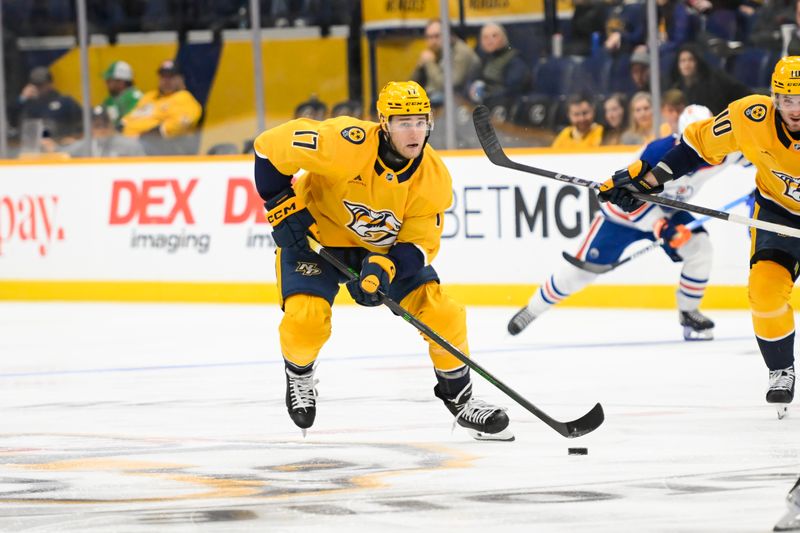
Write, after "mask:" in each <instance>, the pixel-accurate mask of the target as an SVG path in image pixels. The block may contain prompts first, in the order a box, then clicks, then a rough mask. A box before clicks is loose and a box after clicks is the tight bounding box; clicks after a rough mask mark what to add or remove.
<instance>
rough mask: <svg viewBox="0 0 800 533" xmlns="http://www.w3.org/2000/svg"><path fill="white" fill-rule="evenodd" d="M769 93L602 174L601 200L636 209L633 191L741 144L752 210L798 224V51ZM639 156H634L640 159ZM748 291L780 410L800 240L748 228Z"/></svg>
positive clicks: (789, 366) (785, 394) (789, 388)
mask: <svg viewBox="0 0 800 533" xmlns="http://www.w3.org/2000/svg"><path fill="white" fill-rule="evenodd" d="M771 89H772V91H771V92H772V95H771V97H768V96H761V95H751V96H747V97H745V98H742V99H740V100H736V101H735V102H732V103H731V104H730V105H729V106H728V107H727V109H725V110H724V111H723V112H721V113H720V114H719V115H717V116H716V117H714V118H711V119H707V120H705V121H701V122H697V123H695V124H692V125H691V126H689V127H688V128H687V129H686V131H685V132H684V134H683V137H682V139H681V142H680V144H678V145H677V146H676V147H675V148H673V149H672V150H671V151H669V152H668V153H667V154H666V155H665V156H664V157H663V158H662V159H661V161H660V162H659V163H658V164H657V165H656V166H655V167H654V168H650V167H649V166H648V165H646V164H645V165H638V164H637V165H635V166H634V165H632V166H631V167H630V168H629V172H628V173H627V174H628V176H627V177H629V178H630V179H629V180H628V179H625V176H621V177H620V178H615V179H612V180H609V181H607V182H606V183H604V184H603V187H601V191H603V192H601V193H600V199H601V200H602V201H611V202H613V203H615V204H617V205H619V206H620V207H622V208H623V209H626V210H627V209H635V208H636V207H637V204H640V203H641V202H639V201H638V200H636V199H635V198H633V196H632V195H631V194H630V191H639V192H644V193H648V194H650V193H656V192H659V191H660V190H661V189H662V188H663V186H662V185H661V184H663V183H665V182H667V181H669V180H672V179H675V178H678V177H680V176H682V175H683V174H685V173H686V172H689V171H691V170H693V169H694V168H696V167H697V166H699V165H701V164H703V162H704V161H705V162H708V163H711V164H719V163H720V162H721V161H722V159H723V158H724V157H725V155H726V154H729V153H731V152H734V151H737V150H739V151H741V152H742V153H743V154H744V156H745V157H746V158H747V159H748V160H749V161H750V162H751V163H753V165H754V166H755V167H756V169H757V171H756V204H755V211H754V215H753V216H754V217H755V218H757V219H759V220H766V221H770V222H775V223H778V224H784V225H786V226H791V227H796V228H800V57H798V56H790V57H785V58H783V59H781V60H780V61H778V63H777V64H776V65H775V70H774V72H773V73H772V84H771ZM637 163H638V162H637ZM750 232H751V233H750V234H751V237H752V245H751V250H750V278H749V280H748V290H749V298H750V309H751V314H752V318H753V329H754V330H755V335H756V340H757V341H758V346H759V348H760V350H761V355H762V356H763V357H764V362H765V363H766V364H767V367H768V368H769V388H768V390H767V396H766V398H767V402H769V403H774V404H777V407H778V416H779V417H781V418H782V417H783V414H785V412H786V406H787V405H788V404H789V403H790V402H791V401H792V399H793V398H794V381H795V371H794V336H795V328H794V313H793V311H792V307H791V305H790V304H789V300H790V298H791V294H792V289H793V287H794V282H795V281H796V280H797V276H798V273H800V240H797V239H795V238H792V237H788V236H785V235H779V234H776V233H772V232H768V231H763V230H760V229H755V228H751V230H750Z"/></svg>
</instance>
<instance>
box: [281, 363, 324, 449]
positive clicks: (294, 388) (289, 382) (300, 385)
mask: <svg viewBox="0 0 800 533" xmlns="http://www.w3.org/2000/svg"><path fill="white" fill-rule="evenodd" d="M316 385H317V380H315V379H314V367H311V368H310V369H308V370H307V371H306V372H303V373H298V372H297V367H294V366H291V367H290V366H289V365H286V408H287V410H288V411H289V417H290V418H291V419H292V422H294V423H295V425H296V426H297V427H299V428H300V430H301V431H302V432H303V437H305V436H306V430H308V428H310V427H311V426H312V425H313V424H314V418H315V417H316V416H317V390H316V388H315V387H316Z"/></svg>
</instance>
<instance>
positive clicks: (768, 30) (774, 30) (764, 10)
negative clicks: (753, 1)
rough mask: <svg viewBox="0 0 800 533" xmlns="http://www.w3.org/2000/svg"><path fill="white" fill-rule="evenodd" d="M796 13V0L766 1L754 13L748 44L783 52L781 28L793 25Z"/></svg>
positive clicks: (799, 42)
mask: <svg viewBox="0 0 800 533" xmlns="http://www.w3.org/2000/svg"><path fill="white" fill-rule="evenodd" d="M796 11H797V0H766V1H765V2H764V4H763V5H762V6H761V7H760V8H758V10H757V11H756V14H755V20H754V21H753V29H752V30H751V31H750V44H752V45H753V46H756V47H758V48H764V49H767V50H771V51H773V52H779V51H781V50H783V36H782V35H781V26H784V25H786V24H795V20H796V19H795V17H796ZM798 44H800V41H798ZM798 49H799V50H800V47H798ZM789 55H796V54H791V53H790V54H789ZM770 67H771V65H770Z"/></svg>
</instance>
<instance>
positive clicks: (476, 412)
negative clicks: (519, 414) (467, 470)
mask: <svg viewBox="0 0 800 533" xmlns="http://www.w3.org/2000/svg"><path fill="white" fill-rule="evenodd" d="M433 393H434V394H435V395H436V397H437V398H439V399H441V400H442V401H443V402H444V405H445V407H447V409H448V410H449V411H450V412H451V413H452V414H453V416H455V417H456V418H455V420H454V421H453V427H455V425H456V423H458V425H459V426H461V427H463V428H465V429H466V430H467V432H469V434H470V435H472V437H473V438H474V439H476V440H503V441H512V440H514V434H513V433H511V430H510V429H508V422H509V421H508V415H506V412H505V410H504V409H501V408H500V407H496V406H494V405H491V404H488V403H486V402H484V401H481V400H478V399H476V398H473V397H472V383H468V384H467V386H466V387H464V388H463V389H462V390H461V392H460V393H458V396H456V397H455V398H451V397H448V396H446V395H445V394H443V393H442V392H441V388H440V387H439V385H436V386H435V387H434V388H433Z"/></svg>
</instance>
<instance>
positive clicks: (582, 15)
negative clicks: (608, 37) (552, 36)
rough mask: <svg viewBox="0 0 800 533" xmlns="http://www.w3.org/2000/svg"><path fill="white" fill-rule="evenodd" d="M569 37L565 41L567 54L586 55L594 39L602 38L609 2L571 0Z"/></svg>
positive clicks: (602, 0) (604, 0) (609, 7)
mask: <svg viewBox="0 0 800 533" xmlns="http://www.w3.org/2000/svg"><path fill="white" fill-rule="evenodd" d="M572 4H573V6H574V9H573V11H572V21H571V23H570V38H569V39H568V40H567V42H566V43H565V47H566V50H565V52H566V53H567V54H568V55H575V56H588V55H589V54H590V53H591V52H593V50H592V47H593V44H594V40H595V39H597V38H598V37H599V38H602V35H603V34H604V33H605V29H606V19H607V18H608V12H609V10H610V9H611V2H610V1H606V0H573V2H572Z"/></svg>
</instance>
